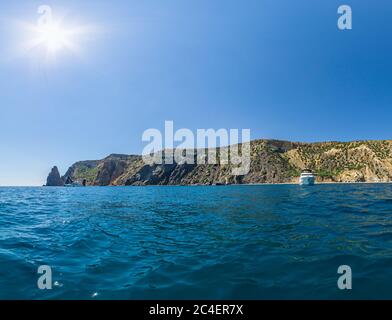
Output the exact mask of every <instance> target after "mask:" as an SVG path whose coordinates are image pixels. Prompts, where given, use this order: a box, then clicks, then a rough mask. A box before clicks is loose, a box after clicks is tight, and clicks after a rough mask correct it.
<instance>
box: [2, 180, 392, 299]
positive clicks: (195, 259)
mask: <svg viewBox="0 0 392 320" xmlns="http://www.w3.org/2000/svg"><path fill="white" fill-rule="evenodd" d="M343 264H344V265H349V266H350V267H351V268H352V272H353V289H352V290H350V291H349V290H345V291H341V290H339V289H338V287H337V279H338V277H339V276H340V275H338V274H337V269H338V267H339V266H340V265H343ZM40 265H49V266H51V267H52V271H53V283H54V285H53V289H52V290H39V289H38V288H37V279H38V276H39V275H38V274H37V268H38V266H40ZM0 298H2V299H15V298H16V299H191V298H195V299H198V298H200V299H289V298H295V299H309V298H310V299H331V298H337V299H352V298H354V299H356V298H382V299H385V298H388V299H391V298H392V185H388V184H355V185H354V184H353V185H316V186H313V187H301V186H296V185H270V186H269V185H268V186H222V187H97V188H94V187H91V188H90V187H88V188H0Z"/></svg>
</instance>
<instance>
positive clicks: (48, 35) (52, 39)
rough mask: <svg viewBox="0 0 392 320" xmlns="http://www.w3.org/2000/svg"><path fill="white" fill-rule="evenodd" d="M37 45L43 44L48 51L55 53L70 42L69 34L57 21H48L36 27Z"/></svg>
mask: <svg viewBox="0 0 392 320" xmlns="http://www.w3.org/2000/svg"><path fill="white" fill-rule="evenodd" d="M36 33H37V39H36V41H35V42H36V43H37V45H38V46H39V45H44V46H45V47H46V50H47V51H48V53H56V52H57V51H59V50H60V49H64V48H67V46H69V44H71V43H72V39H71V34H70V32H69V31H67V30H66V29H65V28H63V27H62V26H61V25H60V24H59V23H50V24H47V25H43V26H40V27H38V28H37V32H36Z"/></svg>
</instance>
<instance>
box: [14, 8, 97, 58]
mask: <svg viewBox="0 0 392 320" xmlns="http://www.w3.org/2000/svg"><path fill="white" fill-rule="evenodd" d="M13 23H14V26H15V30H17V32H18V33H17V35H18V36H16V37H15V39H16V41H15V44H16V45H15V48H14V49H13V51H12V53H11V54H13V56H16V57H19V56H27V57H31V58H33V59H34V60H36V59H38V60H40V61H42V60H43V61H44V62H47V63H52V62H57V61H58V59H57V58H58V57H59V56H60V55H68V54H71V55H72V56H76V57H79V58H83V57H84V56H85V52H84V50H83V48H82V47H81V46H80V44H81V42H83V43H84V46H83V47H86V46H87V45H88V43H87V42H89V41H90V40H91V39H92V36H93V35H95V34H96V33H97V32H98V28H97V27H96V26H95V25H91V24H89V25H85V24H84V25H82V24H80V23H78V22H76V21H73V23H71V24H70V23H69V22H68V24H66V23H65V16H57V17H55V16H53V17H51V18H50V19H47V20H45V21H43V22H39V23H29V22H24V21H20V20H14V21H13Z"/></svg>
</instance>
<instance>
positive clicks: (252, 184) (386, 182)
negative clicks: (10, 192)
mask: <svg viewBox="0 0 392 320" xmlns="http://www.w3.org/2000/svg"><path fill="white" fill-rule="evenodd" d="M328 184H342V185H343V184H392V181H374V182H370V181H365V182H354V181H353V182H326V181H323V182H316V183H315V184H314V185H328ZM279 185H299V183H296V182H279V183H241V184H221V185H208V184H186V185H182V184H159V185H129V186H126V185H107V186H85V187H82V186H80V187H75V188H91V187H94V188H102V187H103V188H105V187H228V186H279ZM0 188H66V187H64V186H58V187H56V186H42V185H39V186H0ZM71 189H72V188H71Z"/></svg>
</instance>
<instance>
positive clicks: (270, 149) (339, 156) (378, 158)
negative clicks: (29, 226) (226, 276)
mask: <svg viewBox="0 0 392 320" xmlns="http://www.w3.org/2000/svg"><path fill="white" fill-rule="evenodd" d="M218 154H219V151H218ZM304 168H310V169H312V170H313V171H314V173H315V174H316V175H317V181H318V182H391V181H392V140H382V141H353V142H320V143H300V142H289V141H279V140H255V141H252V142H251V164H250V171H249V173H248V174H246V175H244V176H233V175H232V174H231V172H232V171H231V169H232V168H231V165H230V164H229V165H219V164H216V165H211V164H209V165H198V164H177V163H174V164H162V165H159V164H156V165H151V166H150V165H146V164H145V163H144V161H143V159H142V157H141V156H139V155H123V154H112V155H110V156H108V157H106V158H104V159H102V160H92V161H79V162H76V163H75V164H73V165H72V166H71V167H70V168H69V169H68V170H67V172H66V173H65V174H64V176H62V177H60V174H59V172H58V169H57V167H54V168H53V169H52V171H51V172H50V174H49V176H48V179H47V183H46V185H47V186H63V185H64V183H65V182H66V181H76V182H80V183H81V181H84V182H85V183H86V184H87V185H91V186H108V185H113V186H123V185H213V184H256V183H292V182H297V181H298V177H299V175H300V173H301V171H302V170H303V169H304Z"/></svg>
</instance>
